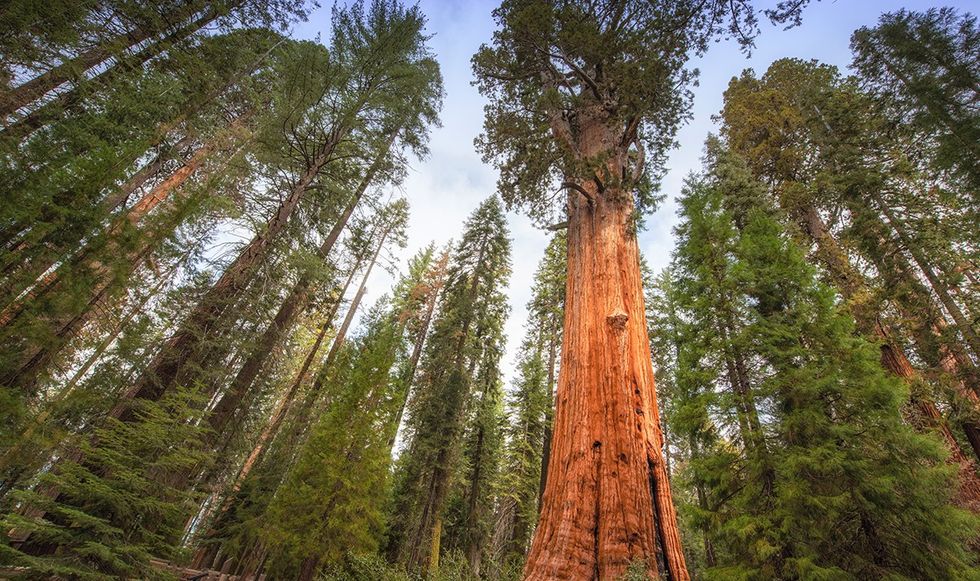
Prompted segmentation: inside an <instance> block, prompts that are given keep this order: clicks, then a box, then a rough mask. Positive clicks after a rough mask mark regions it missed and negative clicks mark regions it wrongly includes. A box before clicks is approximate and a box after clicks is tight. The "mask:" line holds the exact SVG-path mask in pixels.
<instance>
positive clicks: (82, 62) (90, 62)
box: [0, 0, 241, 118]
mask: <svg viewBox="0 0 980 581" xmlns="http://www.w3.org/2000/svg"><path fill="white" fill-rule="evenodd" d="M239 5H241V1H240V0H239V1H236V2H233V3H232V4H231V5H230V6H229V9H235V8H237V7H238V6H239ZM194 10H195V7H194V5H190V6H188V7H187V8H185V9H183V10H181V11H180V12H178V13H177V14H176V15H174V17H175V19H177V20H184V19H187V18H190V17H191V16H193V13H194ZM218 16H220V13H219V12H218V11H216V10H213V9H210V8H208V9H206V11H205V12H204V13H203V16H202V17H200V18H198V20H196V21H195V24H197V27H196V28H192V30H190V31H189V32H188V33H187V34H190V33H191V32H194V31H196V30H198V29H200V28H201V27H203V26H205V25H206V24H208V23H209V22H211V21H212V20H214V19H215V18H217V17H218ZM202 20H204V21H203V22H202ZM184 28H186V27H184ZM159 32H160V30H158V29H154V28H134V29H133V30H130V31H129V32H127V33H126V34H122V35H120V36H117V37H115V38H112V39H109V40H107V41H105V42H103V43H102V44H100V45H98V46H96V47H94V48H91V49H89V50H87V51H85V52H83V53H81V54H79V55H78V56H76V57H74V58H72V59H70V60H67V61H65V62H64V63H62V64H60V65H58V66H56V67H54V68H52V69H51V70H49V71H46V72H44V73H42V74H40V75H38V76H36V77H34V78H33V79H31V80H29V81H27V82H25V83H23V84H21V85H19V86H17V87H15V88H14V89H12V90H10V91H9V92H7V94H6V95H3V98H2V100H0V118H4V117H6V116H8V115H10V114H11V113H14V112H15V111H17V110H18V109H20V108H22V107H26V106H28V105H30V104H31V103H33V102H35V101H37V100H38V99H40V98H42V97H44V95H46V94H47V93H49V92H50V91H52V90H54V89H56V88H58V87H59V86H61V85H63V84H64V83H66V82H69V81H74V80H76V79H78V78H79V76H80V75H84V74H85V72H86V71H88V70H89V69H91V68H92V67H95V66H97V65H99V64H101V63H103V62H105V61H107V60H109V59H110V58H112V57H113V56H115V55H117V54H120V53H122V52H123V51H125V50H126V49H127V48H130V47H134V46H136V45H138V44H140V43H142V42H145V41H146V40H148V39H150V38H152V37H153V36H155V35H156V34H158V33H159ZM157 42H163V41H162V40H161V41H157ZM155 44H156V43H154V45H155ZM154 45H151V46H150V47H148V48H152V46H154ZM144 50H146V49H144ZM141 52H142V51H141ZM146 58H150V57H149V56H147V57H146Z"/></svg>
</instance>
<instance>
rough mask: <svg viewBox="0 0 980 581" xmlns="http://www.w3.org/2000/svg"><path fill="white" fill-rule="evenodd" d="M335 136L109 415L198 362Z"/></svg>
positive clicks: (156, 391)
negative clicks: (208, 337)
mask: <svg viewBox="0 0 980 581" xmlns="http://www.w3.org/2000/svg"><path fill="white" fill-rule="evenodd" d="M335 145H336V141H332V142H329V143H326V144H324V146H323V147H322V148H321V149H320V151H319V153H318V154H317V156H316V158H315V159H314V161H313V163H312V164H311V165H310V166H309V167H308V168H307V169H306V171H304V172H303V174H302V175H301V176H300V178H299V180H298V181H297V182H296V184H295V185H293V187H292V189H291V190H290V192H289V195H288V196H287V197H286V199H285V200H283V202H282V204H280V206H279V209H278V210H277V211H276V213H275V215H274V216H273V217H272V219H271V220H269V222H268V224H267V225H266V227H265V229H264V231H262V232H261V233H259V234H257V235H256V236H255V238H253V239H252V241H251V242H249V244H248V245H247V246H246V247H245V248H244V249H243V250H242V252H241V253H240V254H239V255H238V257H237V258H236V259H235V261H234V262H233V263H232V264H231V265H229V266H228V268H226V269H225V271H224V273H222V275H221V278H220V279H218V282H216V283H215V284H214V286H212V287H211V290H210V291H208V293H207V294H206V295H205V296H204V297H203V298H202V299H201V300H200V302H199V303H198V305H197V307H196V308H195V309H194V310H193V311H192V312H191V314H190V315H189V316H188V317H187V319H186V320H185V322H184V324H183V325H181V327H180V329H178V330H177V332H176V333H174V335H173V336H172V337H171V338H170V339H169V340H168V341H167V343H166V345H164V347H163V349H162V350H161V351H160V353H159V354H158V355H157V356H156V357H155V358H154V360H153V361H152V362H151V363H150V365H149V367H148V368H147V369H146V370H145V371H144V373H143V374H142V375H141V376H140V378H139V379H137V381H136V383H135V385H134V386H133V387H132V388H131V389H130V390H129V391H128V392H127V393H126V395H125V397H124V398H123V401H121V402H120V403H119V404H117V405H116V407H115V408H113V410H112V412H111V415H112V416H113V417H118V418H122V419H124V420H128V419H131V411H130V407H129V401H131V400H133V399H151V400H156V399H159V398H160V397H161V396H162V395H163V394H165V393H166V392H167V391H169V390H170V389H171V388H172V387H173V386H174V385H176V384H177V382H178V381H184V380H188V379H189V377H185V376H187V375H192V374H193V371H192V370H193V369H194V368H195V367H197V366H198V364H199V363H200V361H199V358H200V357H201V356H203V355H204V353H203V350H202V342H203V340H202V337H204V336H206V335H208V334H209V332H213V331H214V327H215V325H216V324H217V323H218V319H219V317H220V316H221V314H222V313H223V312H224V310H225V308H226V307H227V306H228V305H229V304H231V302H232V301H233V300H234V299H235V298H236V297H237V296H238V295H239V294H240V293H241V292H242V291H243V290H245V288H246V287H247V286H248V283H249V282H250V281H251V278H252V276H253V275H254V273H255V271H256V270H258V268H259V266H260V265H261V264H262V262H263V261H264V260H265V257H266V255H267V254H268V252H269V248H270V247H271V246H272V244H273V242H275V241H276V240H277V239H278V238H279V235H280V234H281V233H282V231H283V230H284V229H285V227H286V224H288V222H289V220H290V218H291V217H292V215H293V213H294V212H295V211H296V208H297V207H298V206H299V203H300V201H302V199H303V198H304V197H305V195H306V193H307V191H308V189H309V187H310V184H311V183H312V182H313V180H314V179H315V178H316V176H317V174H318V173H319V171H320V169H321V168H322V167H323V165H324V164H326V162H327V160H328V159H329V157H330V155H331V154H332V152H333V149H334V147H335Z"/></svg>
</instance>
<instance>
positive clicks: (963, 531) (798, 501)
mask: <svg viewBox="0 0 980 581" xmlns="http://www.w3.org/2000/svg"><path fill="white" fill-rule="evenodd" d="M708 168H709V170H708V172H707V174H706V175H705V176H704V177H701V178H695V179H694V180H692V181H691V182H689V184H688V187H687V189H686V191H685V194H684V197H683V200H682V208H683V210H682V217H683V222H682V224H681V226H680V227H679V229H678V234H679V235H680V243H679V247H678V251H677V272H678V283H677V284H678V288H679V290H680V293H679V297H680V303H681V304H682V305H683V309H684V311H685V314H686V316H687V317H690V319H689V321H688V323H687V324H689V325H691V326H692V328H702V329H703V328H705V327H706V326H708V325H711V326H716V327H718V328H719V329H723V331H722V330H720V331H719V332H718V333H717V334H713V335H711V336H707V335H704V334H702V335H701V336H702V340H701V341H699V342H694V341H686V342H685V343H684V345H683V347H682V355H681V357H679V360H678V365H679V366H680V367H679V370H678V384H679V393H680V394H683V395H682V399H683V400H684V401H683V403H682V409H681V411H680V412H679V413H678V414H677V417H678V420H677V421H678V423H679V426H678V428H677V429H678V431H679V432H681V433H686V434H690V435H691V436H693V437H698V438H700V439H701V440H702V441H704V440H705V438H704V435H706V434H712V433H713V434H714V437H713V438H710V439H708V440H707V441H706V442H705V443H707V444H710V448H708V449H707V450H705V449H702V450H700V454H699V457H698V458H697V459H696V461H692V462H691V464H690V470H692V471H693V472H695V473H696V474H697V476H696V477H695V478H696V481H699V482H702V483H704V486H705V488H706V489H707V490H706V492H707V503H706V506H702V507H699V508H700V509H701V510H702V511H704V512H705V513H706V514H702V518H704V517H708V518H707V519H706V521H707V522H708V523H710V528H709V530H708V531H706V532H707V534H708V535H710V536H711V537H712V543H713V544H714V545H715V547H716V557H715V558H716V559H717V565H716V567H715V568H713V571H714V572H716V573H717V574H718V575H720V576H723V577H724V576H738V577H741V576H753V575H761V576H763V577H776V578H797V577H810V576H819V575H838V576H839V575H849V576H855V577H858V578H864V577H882V576H888V575H897V576H903V577H909V578H944V577H945V578H949V577H957V576H962V575H966V574H968V573H967V571H969V562H970V560H969V558H968V557H967V555H966V553H965V552H964V550H963V543H964V542H965V541H967V540H968V539H969V538H970V537H971V536H972V533H971V531H972V530H973V526H974V524H972V523H973V521H972V520H970V519H968V518H967V517H966V516H965V513H962V512H959V511H958V510H956V509H954V508H953V507H952V506H951V505H950V504H949V501H950V499H951V495H950V488H949V486H948V484H947V483H948V479H949V477H950V473H949V471H948V470H946V469H944V468H942V464H941V463H938V460H939V459H940V458H941V454H940V447H939V444H938V442H937V441H935V440H933V439H931V438H927V437H924V436H919V435H916V434H915V433H914V432H912V430H911V428H909V427H908V426H906V425H905V424H904V423H903V421H902V417H901V414H900V406H901V405H902V403H903V401H904V400H905V398H907V397H908V392H907V388H906V387H904V385H903V384H902V383H901V382H900V381H899V380H898V379H896V378H892V377H889V376H887V375H886V374H885V371H884V370H883V369H882V368H881V366H880V364H879V362H878V352H877V349H875V348H874V347H873V346H872V345H871V344H870V343H868V342H867V341H865V340H864V339H863V338H861V337H859V336H856V335H855V334H854V323H853V320H852V319H851V318H850V317H849V316H848V315H847V314H844V313H842V312H841V311H840V310H838V308H837V306H836V305H835V297H834V295H833V293H832V292H830V291H829V289H828V287H826V286H825V285H823V284H821V283H819V282H817V281H816V278H815V275H814V270H813V269H812V268H811V267H809V266H808V265H807V264H806V262H805V260H804V255H803V253H802V252H801V251H800V250H799V248H798V247H797V246H796V244H795V243H794V242H793V240H792V239H791V238H790V237H788V236H787V235H786V234H785V231H784V230H783V227H782V226H781V225H780V222H779V220H778V218H777V217H776V216H775V215H774V214H773V213H772V211H771V210H769V209H767V207H766V206H765V202H764V197H763V195H762V194H763V192H764V188H763V186H762V184H761V183H759V182H754V181H752V180H751V179H749V180H747V179H745V174H744V173H738V172H737V171H732V168H731V167H729V166H727V164H726V161H725V157H724V155H722V154H721V152H719V151H718V150H717V148H715V147H710V148H709V163H708ZM736 168H737V166H736ZM731 359H734V360H735V363H736V364H735V365H730V364H729V360H731ZM739 359H742V360H744V362H745V365H744V367H743V369H742V370H739V366H738V365H737V362H738V360H739ZM698 409H700V410H704V411H703V412H701V413H698V412H697V410H698ZM762 410H764V411H765V413H764V414H761V413H758V412H759V411H762ZM753 411H755V412H756V413H755V416H754V417H753ZM708 422H710V423H711V424H712V425H713V426H714V430H710V431H706V425H707V424H708ZM698 434H701V435H700V436H699V435H698Z"/></svg>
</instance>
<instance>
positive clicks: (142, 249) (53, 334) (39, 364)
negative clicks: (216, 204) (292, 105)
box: [0, 114, 250, 392]
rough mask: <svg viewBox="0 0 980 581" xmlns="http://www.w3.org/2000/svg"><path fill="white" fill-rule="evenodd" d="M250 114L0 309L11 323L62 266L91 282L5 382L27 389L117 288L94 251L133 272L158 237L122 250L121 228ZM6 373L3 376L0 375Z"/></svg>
mask: <svg viewBox="0 0 980 581" xmlns="http://www.w3.org/2000/svg"><path fill="white" fill-rule="evenodd" d="M249 116H250V115H248V114H246V115H243V116H241V117H239V118H238V119H236V120H235V121H234V122H233V123H232V124H231V126H230V127H229V128H228V130H227V131H226V132H222V134H221V135H220V136H218V137H215V138H214V139H212V140H211V141H209V142H208V143H206V144H204V145H203V146H201V147H200V148H198V149H197V151H195V152H194V153H193V154H192V155H191V157H190V158H189V159H188V160H187V161H186V162H184V164H183V165H182V166H181V167H179V168H178V169H177V170H176V171H174V173H173V174H171V175H170V176H169V177H167V178H166V179H165V180H163V181H162V182H161V183H160V184H158V185H157V186H156V187H154V188H152V189H151V190H150V191H149V192H148V193H146V194H145V195H144V196H143V197H142V198H140V200H138V201H137V202H136V203H135V204H134V205H133V206H132V207H131V208H130V209H129V210H128V211H127V212H126V213H125V214H124V215H123V216H122V217H120V218H119V219H118V220H116V222H115V223H114V224H113V225H112V226H110V227H109V231H108V232H107V233H106V235H105V236H106V242H105V244H104V247H103V248H102V249H101V250H99V251H96V250H95V249H93V248H85V249H83V250H82V251H81V252H80V253H79V255H78V256H77V257H76V258H75V259H74V260H73V261H72V264H67V265H65V266H64V267H63V268H62V269H57V270H54V271H51V272H50V273H49V274H48V275H47V276H45V277H44V279H43V280H41V281H39V282H38V283H37V284H36V285H35V286H34V288H32V289H31V290H30V291H29V292H28V293H27V294H26V295H24V296H23V297H20V298H19V299H18V300H17V301H16V302H15V303H13V304H11V305H9V306H8V307H7V308H5V309H4V310H3V312H0V326H5V325H8V324H10V322H11V321H12V320H14V319H16V317H18V316H19V315H20V314H21V313H22V312H24V309H25V307H26V306H27V305H28V304H30V303H31V302H33V301H36V300H38V299H39V298H41V297H44V296H45V295H48V294H50V293H53V292H57V291H58V290H59V289H60V287H61V286H62V285H61V283H62V277H63V275H64V269H67V268H79V267H80V268H81V269H83V271H84V272H85V273H86V277H87V278H88V279H89V280H91V281H92V286H91V288H90V296H89V299H88V301H87V303H86V304H85V305H84V306H82V307H81V308H79V309H77V310H75V311H73V312H69V313H62V314H60V315H56V316H52V317H50V318H48V319H47V320H46V321H45V326H46V329H47V333H48V336H49V340H47V341H45V342H44V343H43V344H40V343H38V344H34V345H31V346H30V347H29V348H28V349H24V350H23V351H22V352H21V355H20V361H21V363H20V364H19V365H17V366H12V368H11V373H10V376H9V378H7V379H6V380H7V385H10V386H15V387H19V388H20V389H22V390H23V391H26V392H31V391H32V390H33V389H34V388H35V386H36V385H37V383H38V381H39V380H40V379H41V377H42V376H43V374H44V373H45V371H46V370H47V369H48V368H49V366H50V365H51V363H52V362H53V361H54V359H55V358H56V357H57V355H58V354H59V353H60V352H61V351H62V349H64V348H65V346H67V345H68V343H69V342H70V341H71V340H72V339H73V338H74V337H75V336H76V335H77V334H78V333H79V332H80V331H81V330H82V328H84V327H85V325H87V324H88V322H89V321H90V320H91V319H92V317H93V316H94V315H95V313H96V312H97V307H98V305H99V304H102V303H104V302H105V301H106V300H107V299H108V298H109V295H110V294H112V293H113V292H114V291H115V290H116V286H117V285H115V284H114V282H115V281H116V279H117V275H118V274H119V272H118V267H114V266H112V265H111V264H107V263H105V262H103V261H102V260H100V259H99V257H98V256H99V255H100V254H101V255H105V256H113V255H118V254H123V255H124V257H125V258H124V263H125V267H124V274H125V275H128V273H131V272H133V271H135V270H136V269H137V268H138V267H139V264H140V263H141V262H143V260H145V259H146V257H147V256H148V255H149V254H150V252H152V250H153V247H154V244H155V241H156V240H157V236H155V235H144V236H143V237H142V239H141V240H140V244H138V245H137V246H136V247H135V248H131V249H128V250H127V249H125V248H123V244H122V241H121V239H122V236H123V235H124V232H125V230H126V228H132V227H135V226H136V225H137V224H139V223H140V222H141V221H142V220H143V219H144V218H145V217H146V215H147V214H149V213H150V212H151V211H152V210H153V209H154V208H156V207H157V206H159V205H160V204H161V203H162V202H163V201H165V200H167V199H168V198H169V197H170V195H171V194H172V193H173V192H174V191H175V190H177V189H178V188H180V187H181V186H183V185H184V183H185V182H186V181H187V180H188V179H189V178H190V177H191V176H192V175H193V174H194V173H195V172H196V171H197V169H198V168H199V167H200V166H201V165H202V164H203V163H204V162H205V161H206V160H207V159H208V158H209V157H210V156H211V155H212V154H213V153H214V152H215V151H224V150H226V149H228V148H229V147H231V146H233V145H235V144H237V143H239V142H240V141H241V140H242V139H244V138H243V137H242V136H241V135H240V133H241V132H242V131H243V127H242V126H243V124H244V122H245V121H246V120H247V118H248V117H249ZM5 377H6V376H5Z"/></svg>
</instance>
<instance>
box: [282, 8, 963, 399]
mask: <svg viewBox="0 0 980 581" xmlns="http://www.w3.org/2000/svg"><path fill="white" fill-rule="evenodd" d="M321 3H323V4H324V6H323V7H321V8H320V9H319V10H317V11H316V12H314V13H313V14H312V15H311V17H310V19H309V21H308V22H306V23H301V24H300V25H297V27H296V28H295V30H294V35H295V36H298V37H304V38H312V37H314V36H316V34H317V33H318V32H319V33H322V34H323V35H324V36H326V35H327V34H328V30H329V17H330V5H331V4H330V0H321ZM496 4H497V2H494V1H483V0H480V1H472V0H425V1H421V2H420V6H421V8H422V11H423V12H424V13H425V14H426V15H427V16H428V19H429V20H428V30H429V32H430V33H431V34H433V35H434V37H433V39H432V41H431V46H432V49H433V51H434V52H435V54H436V57H437V58H438V60H439V64H440V66H441V67H442V74H443V77H444V82H445V90H446V98H445V103H444V107H443V111H442V115H441V118H442V127H441V128H437V129H435V130H433V132H432V136H431V142H430V149H431V155H430V157H429V158H428V159H425V160H414V161H413V162H412V167H411V169H410V171H409V176H408V179H407V180H406V181H405V183H404V184H403V185H402V187H401V191H402V193H403V194H404V195H405V196H406V197H407V198H408V200H409V203H410V204H411V209H412V215H411V223H410V227H409V232H408V234H409V245H408V248H406V249H405V250H404V251H400V252H398V253H397V258H400V259H401V261H402V264H404V259H405V258H406V257H408V256H410V255H411V254H413V253H414V252H415V251H417V250H418V249H419V248H421V247H422V246H424V245H426V244H427V243H429V242H430V241H433V240H434V241H436V243H437V244H442V243H444V242H445V241H447V240H449V239H450V238H453V237H456V236H458V235H459V232H460V229H461V226H462V223H463V221H464V220H465V219H466V217H467V216H468V215H469V213H470V212H471V211H472V210H473V209H474V208H475V207H476V206H477V205H478V204H479V203H480V201H482V200H483V199H485V198H486V197H487V196H489V195H491V194H493V193H494V191H495V189H496V187H495V184H496V179H497V175H496V171H495V170H494V169H493V168H492V167H489V166H487V165H485V164H483V162H482V161H481V160H480V156H479V155H478V154H477V153H476V151H475V150H474V147H473V140H474V138H476V136H477V135H479V133H480V130H481V128H482V123H483V105H484V102H485V101H484V99H483V98H482V97H481V96H480V95H479V93H478V92H477V90H476V89H475V88H474V87H473V86H472V85H471V84H470V81H471V80H472V73H471V70H470V56H471V55H472V54H473V53H474V52H476V50H477V48H479V46H480V44H482V43H484V42H489V40H490V37H491V34H492V32H493V27H494V23H493V20H492V18H491V17H490V13H491V11H492V10H493V8H494V7H495V6H496ZM774 4H775V1H774V0H757V1H756V2H755V6H756V8H757V9H760V10H761V9H764V8H767V7H770V6H772V5H774ZM971 4H972V3H971V2H967V1H965V0H956V1H952V0H951V1H947V2H940V3H937V2H930V1H925V0H906V1H904V2H901V1H892V0H822V1H820V2H816V1H815V2H814V3H812V4H811V5H810V6H809V7H808V8H807V9H806V11H805V13H804V18H803V24H802V26H800V27H797V28H794V29H791V30H788V31H784V30H782V29H781V28H779V27H774V26H772V25H770V24H768V23H767V22H765V20H764V17H761V16H760V21H762V34H760V35H759V37H758V38H757V39H756V47H755V49H754V50H753V51H752V55H751V57H746V56H745V54H744V53H742V52H741V51H739V49H738V47H737V46H736V45H735V44H734V43H732V42H725V41H723V42H720V43H717V44H714V45H713V46H712V47H711V48H710V49H709V51H708V53H707V55H706V56H704V57H703V58H700V59H696V60H694V61H692V62H691V66H692V67H696V68H698V69H700V71H701V76H700V82H699V86H698V87H696V88H695V89H694V94H695V98H694V107H693V111H692V113H693V119H692V120H691V121H690V122H689V123H688V124H686V125H685V126H684V127H683V128H682V129H681V130H680V132H679V134H678V142H679V145H678V147H677V148H676V149H674V150H673V151H672V152H671V155H670V159H669V162H668V168H669V171H668V173H667V176H666V178H665V179H664V182H663V188H662V189H663V193H664V194H666V196H667V200H666V201H665V202H664V203H663V204H662V205H661V206H660V208H659V209H658V210H657V211H656V212H655V213H653V214H651V215H649V216H647V219H646V230H645V231H644V232H642V233H641V235H640V247H641V249H642V251H643V254H644V256H645V257H646V259H647V261H648V262H649V263H650V265H651V266H652V267H653V268H654V269H655V270H660V269H661V268H663V267H664V266H665V265H666V264H667V263H668V261H669V259H670V252H671V249H672V248H673V234H672V229H673V226H674V225H675V224H676V223H677V216H676V204H675V203H674V199H675V198H676V196H677V194H678V193H679V192H680V188H681V186H682V184H683V180H684V178H685V177H686V176H687V175H689V174H690V173H691V172H693V171H697V170H698V168H699V165H700V163H699V160H700V157H701V153H702V145H703V143H704V140H705V137H706V136H707V135H708V133H709V132H712V131H715V130H716V126H715V124H714V123H713V122H712V120H711V116H712V115H715V114H717V113H718V112H719V111H720V109H721V106H722V92H723V91H724V90H725V87H726V86H727V85H728V81H729V80H730V79H731V78H732V77H733V76H736V75H738V74H739V73H740V72H741V71H742V70H743V69H745V68H752V69H754V70H755V71H756V72H757V73H759V74H761V73H763V72H765V70H766V68H768V66H769V64H770V63H772V62H773V61H775V60H777V59H779V58H783V57H796V58H801V59H816V60H819V61H821V62H824V63H827V64H832V65H836V66H838V67H841V68H842V69H844V68H846V67H847V66H848V64H849V63H850V60H851V54H850V49H849V38H850V35H851V33H852V32H853V31H854V30H856V29H857V28H859V27H861V26H870V25H874V23H875V22H876V21H877V19H878V17H879V16H880V15H881V14H882V13H883V12H889V11H894V10H898V9H901V8H907V9H910V10H925V9H928V8H930V7H933V6H941V5H951V6H957V7H959V8H960V9H961V10H963V11H966V10H969V9H970V8H971ZM508 221H509V225H510V234H511V238H512V239H513V270H514V272H513V276H512V278H511V281H510V286H509V291H508V294H509V297H510V304H511V314H510V318H509V321H508V324H507V327H506V331H507V334H508V349H507V354H506V356H505V359H504V373H505V380H506V381H507V384H508V387H509V384H510V379H511V377H512V375H513V369H514V361H513V360H514V355H515V350H516V348H517V346H518V345H519V344H520V341H521V337H522V336H523V332H524V331H523V325H524V320H525V316H526V310H525V308H524V306H525V304H526V303H527V301H528V299H529V298H530V288H531V279H532V275H533V273H534V270H535V268H536V265H537V262H538V260H539V259H540V258H541V255H542V253H543V250H544V247H545V245H546V244H547V236H546V235H545V233H544V232H541V231H539V230H537V229H535V228H534V227H533V226H532V225H531V223H530V221H529V220H528V219H527V218H525V217H524V216H521V215H518V214H515V213H511V214H510V215H509V217H508ZM390 284H391V277H390V276H389V275H387V274H386V273H385V272H384V271H380V270H379V271H376V272H375V274H374V275H373V276H372V280H371V281H370V284H369V288H370V289H372V290H373V292H371V294H372V295H374V298H377V296H379V295H380V294H382V293H383V292H384V291H385V290H386V289H387V288H389V287H390Z"/></svg>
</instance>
